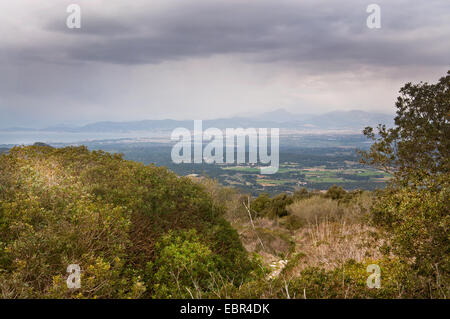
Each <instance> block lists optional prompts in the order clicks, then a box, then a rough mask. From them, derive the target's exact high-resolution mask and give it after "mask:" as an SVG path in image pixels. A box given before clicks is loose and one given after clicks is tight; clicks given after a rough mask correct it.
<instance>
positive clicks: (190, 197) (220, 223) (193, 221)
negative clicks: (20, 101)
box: [0, 145, 253, 298]
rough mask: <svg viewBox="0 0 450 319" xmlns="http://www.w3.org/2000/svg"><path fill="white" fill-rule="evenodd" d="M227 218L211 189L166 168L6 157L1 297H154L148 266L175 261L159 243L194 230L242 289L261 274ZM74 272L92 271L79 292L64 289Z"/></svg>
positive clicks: (69, 153) (68, 154)
mask: <svg viewBox="0 0 450 319" xmlns="http://www.w3.org/2000/svg"><path fill="white" fill-rule="evenodd" d="M223 211H224V209H223V208H222V207H221V206H219V205H217V204H216V203H214V202H213V200H212V198H211V197H210V196H209V195H208V193H207V192H206V190H205V189H204V187H202V186H201V185H198V184H197V183H194V182H192V181H191V180H189V179H187V178H179V177H178V176H176V175H175V174H173V173H171V172H169V171H168V170H167V169H165V168H158V167H155V166H152V165H150V166H144V165H142V164H139V163H135V162H130V161H125V160H123V159H122V157H121V155H118V154H114V155H111V154H108V153H104V152H102V151H94V152H90V151H88V150H87V149H86V148H85V147H67V148H62V149H54V148H51V147H48V146H38V145H37V146H30V147H16V148H13V149H11V150H9V152H8V154H2V155H1V157H0V293H1V295H2V296H3V297H22V298H23V297H61V298H65V297H76V298H94V297H96V298H116V297H120V298H122V297H139V296H144V297H150V296H151V293H152V289H153V286H151V287H149V286H147V283H148V282H149V281H147V282H144V278H148V275H149V274H148V272H146V265H147V264H148V263H149V262H154V261H155V260H156V259H158V258H161V255H160V254H161V252H163V256H165V255H164V254H166V255H167V254H168V252H167V251H164V250H161V248H157V247H156V243H158V242H160V241H161V242H162V243H164V242H165V240H166V241H167V237H165V236H167V234H168V232H169V230H173V231H177V230H180V231H182V230H186V229H193V230H195V231H196V233H197V234H198V236H199V238H201V243H197V244H198V245H200V246H199V247H203V246H201V245H205V247H207V249H206V248H205V251H208V252H209V254H210V255H211V256H216V257H217V256H221V258H220V259H218V260H217V262H216V263H215V264H214V266H215V267H217V268H215V269H214V271H215V272H218V273H221V274H223V275H226V276H228V277H230V278H233V279H236V281H239V280H241V281H242V280H244V278H245V277H246V275H247V274H248V273H249V272H250V271H251V269H252V267H253V266H252V264H251V262H250V261H249V260H248V257H247V254H246V252H245V250H244V249H243V247H242V244H241V243H240V241H239V237H238V235H237V233H236V231H235V230H234V229H232V228H231V226H230V225H229V223H228V222H226V221H225V219H224V218H223ZM205 243H207V245H206V244H205ZM197 244H196V245H197ZM158 247H159V246H158ZM182 247H183V245H181V248H182ZM199 249H200V248H199ZM185 252H186V251H185V250H183V249H181V252H180V253H185ZM216 257H214V258H216ZM69 264H79V265H80V267H81V268H82V286H81V288H80V289H78V290H75V291H74V290H71V291H69V290H68V289H67V288H66V285H65V280H63V278H66V277H67V274H66V272H65V271H66V268H67V266H68V265H69ZM211 270H212V269H211ZM194 279H195V278H194ZM153 284H154V283H152V285H153Z"/></svg>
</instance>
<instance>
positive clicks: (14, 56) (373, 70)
mask: <svg viewBox="0 0 450 319" xmlns="http://www.w3.org/2000/svg"><path fill="white" fill-rule="evenodd" d="M73 2H74V1H73V0H61V1H52V0H42V1H39V2H37V1H32V0H16V1H14V2H2V3H1V4H0V12H1V13H2V28H1V29H0V37H1V39H2V42H1V44H0V69H1V70H2V72H0V113H1V115H2V116H1V117H0V128H6V127H13V126H24V127H34V128H37V127H46V126H54V125H60V124H66V125H73V126H78V125H84V124H88V123H95V122H99V121H115V122H122V121H136V120H146V119H176V120H186V119H204V120H207V119H216V118H230V117H233V116H237V115H240V114H248V116H251V115H252V114H255V115H259V114H261V113H264V112H271V111H274V110H279V109H284V110H286V111H288V112H291V113H295V114H323V113H326V112H330V111H349V110H355V109H356V110H363V111H368V112H376V113H387V114H393V113H394V103H395V98H396V96H397V95H398V90H399V89H400V87H402V86H403V85H404V84H405V83H406V82H418V81H428V82H436V81H437V80H438V79H439V78H440V77H441V76H443V75H444V74H445V72H446V71H447V69H448V67H449V62H450V60H449V56H450V42H449V41H448V37H449V34H450V23H449V21H450V12H449V10H448V1H446V0H428V1H425V0H420V1H415V2H414V3H413V4H411V3H410V2H408V1H404V0H401V1H396V2H395V3H394V2H392V1H388V0H382V1H381V0H380V1H377V2H376V3H377V4H378V5H379V6H380V8H381V28H380V29H369V28H368V27H367V26H366V19H367V17H368V15H369V13H367V12H366V8H367V5H368V4H370V2H367V3H365V2H364V3H362V2H361V1H357V0H351V1H346V2H345V3H340V2H339V3H338V2H336V1H330V0H328V1H326V0H319V1H317V0H314V1H313V0H306V1H295V0H281V1H273V0H259V1H248V2H242V1H238V0H227V1H225V0H213V1H211V0H208V1H207V0H190V1H179V0H154V1H152V2H151V3H149V2H148V1H144V0H135V1H133V2H131V3H130V2H123V1H119V0H108V1H106V0H96V1H91V0H89V1H88V0H79V1H76V3H77V4H79V5H80V7H81V10H82V11H81V29H68V28H67V26H66V19H67V17H68V15H69V14H68V13H67V12H66V9H67V6H68V5H69V4H71V3H73ZM446 9H447V10H446Z"/></svg>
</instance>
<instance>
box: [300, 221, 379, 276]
mask: <svg viewBox="0 0 450 319" xmlns="http://www.w3.org/2000/svg"><path fill="white" fill-rule="evenodd" d="M377 234H378V233H377V230H376V229H375V228H373V227H370V226H367V225H365V224H361V223H348V222H346V220H345V219H342V220H340V221H329V220H328V219H327V218H326V219H325V220H323V221H321V222H315V223H310V224H308V225H307V226H306V227H303V228H302V229H300V230H299V231H298V232H297V233H296V234H295V242H296V251H298V252H302V253H304V254H305V257H304V258H302V259H301V261H300V263H299V265H298V266H297V267H296V270H297V271H301V270H302V269H304V268H306V267H309V266H320V267H323V268H325V269H333V268H336V267H339V266H340V265H342V264H343V263H344V262H345V261H347V260H349V259H353V260H355V261H357V262H362V261H364V260H365V259H378V258H381V254H380V252H379V248H380V246H381V245H382V244H383V240H381V239H379V238H381V236H378V235H377Z"/></svg>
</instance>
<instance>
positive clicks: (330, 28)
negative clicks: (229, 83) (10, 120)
mask: <svg viewBox="0 0 450 319" xmlns="http://www.w3.org/2000/svg"><path fill="white" fill-rule="evenodd" d="M378 2H379V3H380V6H381V7H382V23H383V27H382V29H380V30H369V29H368V28H367V27H366V25H365V20H366V18H367V15H368V14H367V13H366V12H365V8H366V4H363V3H361V2H360V1H351V2H345V4H344V3H341V2H333V3H332V2H323V1H319V3H317V1H304V2H292V1H288V2H285V1H258V2H234V1H210V2H200V3H198V2H195V1H194V2H192V4H191V2H184V3H183V4H180V5H179V6H177V7H175V8H173V9H171V10H167V11H165V12H163V13H161V14H160V15H156V16H153V15H152V14H151V12H150V11H149V12H148V13H149V14H150V15H149V16H147V15H146V13H147V12H146V11H145V10H144V11H140V12H130V13H127V12H126V11H124V12H123V13H122V15H120V16H114V17H113V16H101V15H98V14H95V15H92V16H89V14H88V13H86V14H84V16H83V17H84V18H83V19H85V20H86V21H85V22H84V20H83V27H82V29H81V30H80V31H76V32H78V34H77V38H76V39H75V40H73V41H72V42H71V45H68V46H60V45H58V43H54V44H53V45H50V46H48V47H47V48H46V49H48V50H61V51H63V52H64V53H65V55H67V56H68V57H70V58H72V59H74V60H79V61H99V62H107V63H115V64H147V63H159V62H162V61H166V60H174V59H175V60H176V59H183V58H189V57H201V56H210V55H216V54H253V55H254V56H255V61H260V62H262V61H268V62H275V61H292V62H308V61H310V62H311V63H314V62H318V63H320V62H324V63H329V62H330V61H336V62H339V61H341V62H345V63H346V65H347V67H348V66H349V64H362V63H364V64H367V63H368V64H372V65H375V66H376V65H394V64H400V65H412V64H443V63H446V62H448V58H447V57H448V53H449V50H450V45H447V46H444V47H443V49H444V50H425V49H424V48H428V49H430V48H432V47H433V44H436V43H438V42H440V41H441V40H443V39H440V38H436V37H435V36H433V35H430V37H429V38H428V39H426V40H417V41H415V40H414V38H411V34H413V33H414V32H415V30H420V29H421V28H425V27H429V26H439V24H440V23H445V22H444V21H445V19H446V18H448V13H446V11H441V10H442V8H443V5H444V2H445V0H444V1H423V2H415V4H414V5H411V4H408V3H407V2H404V1H400V2H397V3H394V4H393V3H392V1H378ZM149 10H150V9H149ZM56 25H58V26H59V27H58V28H57V27H56ZM443 27H446V28H447V30H448V31H450V27H449V26H448V25H444V26H443ZM48 29H49V30H52V31H57V32H61V33H64V34H67V35H69V34H71V33H73V32H74V31H73V30H68V29H67V28H65V27H64V26H63V25H62V23H61V21H58V23H57V22H55V21H52V22H50V23H49V24H48ZM406 36H408V37H409V39H408V40H404V39H403V37H406ZM37 49H39V48H37Z"/></svg>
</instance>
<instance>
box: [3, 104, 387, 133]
mask: <svg viewBox="0 0 450 319" xmlns="http://www.w3.org/2000/svg"><path fill="white" fill-rule="evenodd" d="M393 119H394V115H390V114H384V113H372V112H365V111H358V110H354V111H334V112H329V113H325V114H321V115H313V114H294V113H290V112H288V111H286V110H284V109H279V110H276V111H272V112H267V113H263V114H259V115H255V116H251V117H250V116H245V117H233V118H222V119H215V120H205V121H203V128H204V129H205V128H209V127H216V128H219V129H224V128H227V127H229V128H238V127H243V128H246V127H254V128H273V127H278V128H284V129H294V130H314V129H317V130H362V129H363V128H364V127H366V126H376V125H378V124H386V125H387V126H392V125H393ZM177 127H185V128H188V129H193V120H185V121H177V120H169V119H167V120H142V121H129V122H96V123H92V124H87V125H84V126H79V127H68V126H54V127H47V128H43V129H31V128H22V127H11V128H7V129H0V131H8V132H15V131H40V132H70V133H90V132H92V133H94V132H103V133H105V132H115V133H117V132H133V131H161V130H173V129H174V128H177Z"/></svg>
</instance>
